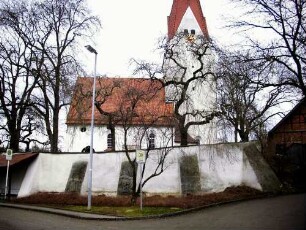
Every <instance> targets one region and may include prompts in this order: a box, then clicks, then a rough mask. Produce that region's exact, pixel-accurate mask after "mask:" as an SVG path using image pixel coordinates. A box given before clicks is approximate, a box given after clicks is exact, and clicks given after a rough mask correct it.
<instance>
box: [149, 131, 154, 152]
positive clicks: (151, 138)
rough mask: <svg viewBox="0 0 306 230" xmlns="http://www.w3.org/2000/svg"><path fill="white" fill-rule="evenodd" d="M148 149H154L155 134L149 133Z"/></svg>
mask: <svg viewBox="0 0 306 230" xmlns="http://www.w3.org/2000/svg"><path fill="white" fill-rule="evenodd" d="M149 149H155V134H154V133H150V135H149Z"/></svg>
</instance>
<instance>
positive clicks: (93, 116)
mask: <svg viewBox="0 0 306 230" xmlns="http://www.w3.org/2000/svg"><path fill="white" fill-rule="evenodd" d="M85 48H86V49H87V50H88V51H89V52H91V53H94V54H95V66H94V80H93V85H92V105H91V124H90V152H89V174H88V201H87V209H88V210H90V209H91V195H92V161H93V131H94V120H95V97H96V71H97V56H98V52H97V51H96V50H95V49H94V48H92V47H91V46H90V45H87V46H85Z"/></svg>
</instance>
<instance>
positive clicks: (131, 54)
mask: <svg viewBox="0 0 306 230" xmlns="http://www.w3.org/2000/svg"><path fill="white" fill-rule="evenodd" d="M227 2H228V0H217V1H216V0H201V5H202V9H203V12H204V16H205V17H206V20H207V26H208V30H209V33H210V36H211V37H215V38H217V39H218V40H220V41H228V40H229V39H230V37H231V36H229V33H228V31H226V29H224V28H223V26H224V19H223V16H226V15H228V12H233V9H231V7H232V6H230V5H229V4H228V3H227ZM88 3H89V6H90V8H91V9H92V11H93V14H94V15H98V16H99V17H100V19H101V22H102V30H101V31H100V33H99V34H98V35H97V36H96V37H95V38H94V41H95V43H96V44H92V46H94V47H95V48H96V50H97V51H98V65H97V72H98V74H106V75H107V76H109V77H112V76H121V77H129V76H131V75H132V70H133V69H132V68H131V67H129V60H130V58H136V59H145V60H152V61H158V60H161V58H160V56H159V54H158V52H154V50H155V49H156V47H157V41H158V38H160V37H161V36H163V35H165V34H166V33H167V16H168V15H169V14H170V11H171V6H172V3H173V0H129V1H127V0H99V1H97V0H88ZM91 60H93V59H92V56H90V54H86V52H85V62H86V63H89V64H88V65H87V66H88V67H87V71H88V73H89V74H92V72H93V70H92V69H93V64H91Z"/></svg>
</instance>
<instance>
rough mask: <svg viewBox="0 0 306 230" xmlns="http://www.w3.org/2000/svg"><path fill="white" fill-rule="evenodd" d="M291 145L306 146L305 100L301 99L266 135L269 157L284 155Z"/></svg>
mask: <svg viewBox="0 0 306 230" xmlns="http://www.w3.org/2000/svg"><path fill="white" fill-rule="evenodd" d="M293 144H302V145H304V144H305V145H306V98H304V99H302V100H301V101H300V102H299V103H298V104H297V105H296V106H295V107H294V108H293V109H292V110H291V111H290V112H289V113H288V114H287V115H286V116H285V117H284V118H283V119H282V120H281V121H280V122H279V123H278V124H277V125H275V126H274V128H273V129H271V130H270V132H269V134H268V145H269V154H270V156H274V155H275V154H280V155H283V154H285V152H286V151H287V149H288V148H290V146H291V145H293Z"/></svg>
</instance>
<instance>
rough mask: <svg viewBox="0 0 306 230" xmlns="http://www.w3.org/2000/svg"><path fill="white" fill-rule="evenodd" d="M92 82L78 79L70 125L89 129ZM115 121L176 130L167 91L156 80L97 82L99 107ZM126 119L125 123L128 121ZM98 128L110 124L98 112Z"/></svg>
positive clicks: (87, 79)
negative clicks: (86, 126)
mask: <svg viewBox="0 0 306 230" xmlns="http://www.w3.org/2000/svg"><path fill="white" fill-rule="evenodd" d="M92 84H93V78H89V77H83V78H78V79H77V82H76V88H75V92H74V95H73V98H72V101H71V105H70V109H69V112H68V116H67V121H66V124H67V125H89V124H90V121H91V101H92V96H91V95H92ZM99 102H100V103H101V104H100V105H99V108H100V109H101V110H102V111H103V112H106V113H108V114H111V115H112V117H113V123H114V124H129V125H152V126H173V125H172V124H173V123H174V122H173V121H174V119H173V114H174V112H173V111H174V110H173V105H172V104H168V103H166V102H165V89H164V88H163V87H162V83H161V82H160V81H157V80H151V79H144V78H105V77H104V78H98V79H97V81H96V103H99ZM125 119H126V120H125ZM95 124H97V125H107V124H109V116H108V115H106V114H101V112H100V111H99V110H98V109H97V108H95Z"/></svg>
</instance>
